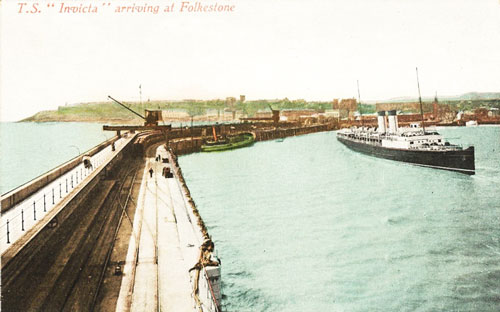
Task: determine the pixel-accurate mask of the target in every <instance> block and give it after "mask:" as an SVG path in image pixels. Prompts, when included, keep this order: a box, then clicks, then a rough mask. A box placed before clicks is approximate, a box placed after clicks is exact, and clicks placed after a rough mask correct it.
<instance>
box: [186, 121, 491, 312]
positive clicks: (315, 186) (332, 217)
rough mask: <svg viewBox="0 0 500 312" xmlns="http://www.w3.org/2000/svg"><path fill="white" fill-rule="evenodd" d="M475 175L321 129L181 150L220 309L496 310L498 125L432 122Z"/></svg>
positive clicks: (242, 311)
mask: <svg viewBox="0 0 500 312" xmlns="http://www.w3.org/2000/svg"><path fill="white" fill-rule="evenodd" d="M439 132H440V133H442V134H443V135H444V136H445V137H447V138H450V139H451V141H452V142H453V143H461V144H468V143H473V144H474V145H475V147H476V168H477V174H476V175H475V176H467V175H463V174H458V173H453V172H447V171H440V170H435V169H429V168H422V167H416V166H411V165H405V164H402V163H397V162H392V161H389V160H383V159H377V158H373V157H370V156H365V155H361V154H358V153H355V152H352V151H351V150H348V149H347V148H346V147H344V146H343V145H341V144H340V143H338V142H337V140H336V138H335V133H333V132H331V133H318V134H312V135H306V136H300V137H294V138H287V139H285V141H284V142H281V143H279V142H276V141H269V142H260V143H257V144H255V145H254V146H253V147H250V148H244V149H239V150H234V151H229V152H223V153H213V154H192V155H187V156H183V157H180V160H179V162H180V164H181V166H182V168H183V172H184V175H185V177H186V180H187V183H188V185H189V187H190V189H191V192H192V194H193V197H194V199H195V201H196V203H197V205H198V207H199V209H200V212H201V214H202V216H203V218H204V220H205V222H206V224H208V227H209V232H210V234H211V235H212V236H213V239H214V241H215V244H216V246H217V248H218V254H219V256H220V258H221V259H222V278H223V294H224V302H223V304H224V306H225V308H226V310H227V311H240V312H244V311H495V312H496V311H500V127H477V128H465V127H464V128H445V129H439Z"/></svg>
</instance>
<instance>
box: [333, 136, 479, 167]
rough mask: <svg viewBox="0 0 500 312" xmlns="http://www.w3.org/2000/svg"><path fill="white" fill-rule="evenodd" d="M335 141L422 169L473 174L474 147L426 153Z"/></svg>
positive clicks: (367, 153)
mask: <svg viewBox="0 0 500 312" xmlns="http://www.w3.org/2000/svg"><path fill="white" fill-rule="evenodd" d="M337 139H338V140H339V141H340V142H341V143H342V144H344V145H345V146H347V147H348V148H350V149H351V150H353V151H356V152H360V153H363V154H366V155H371V156H375V157H379V158H385V159H390V160H395V161H401V162H405V163H410V164H414V165H418V166H423V167H430V168H435V169H442V170H450V171H455V172H460V173H464V174H469V175H473V174H475V162H474V147H473V146H471V147H469V148H467V149H464V150H448V151H428V150H406V149H396V148H386V147H382V146H376V145H371V144H365V143H360V142H356V141H352V140H348V139H344V138H341V137H337Z"/></svg>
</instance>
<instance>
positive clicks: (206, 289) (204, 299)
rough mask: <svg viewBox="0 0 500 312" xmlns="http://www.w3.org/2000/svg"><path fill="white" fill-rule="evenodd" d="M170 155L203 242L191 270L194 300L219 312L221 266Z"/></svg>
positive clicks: (185, 185) (179, 172)
mask: <svg viewBox="0 0 500 312" xmlns="http://www.w3.org/2000/svg"><path fill="white" fill-rule="evenodd" d="M170 155H171V158H172V168H173V170H174V171H175V172H176V174H177V177H178V179H179V184H180V186H181V188H182V192H183V193H184V196H185V198H186V199H187V203H188V204H189V208H190V209H188V211H187V212H188V214H189V215H190V219H191V220H193V221H195V222H196V224H197V226H198V230H199V232H200V234H201V239H202V241H203V243H202V244H201V246H200V254H199V259H198V263H197V264H196V265H195V266H194V268H193V269H195V270H196V274H195V278H194V284H193V295H194V299H195V302H196V303H197V305H198V306H202V305H203V306H206V307H208V309H209V311H220V309H221V301H222V284H221V266H220V262H218V261H217V259H216V258H215V257H214V255H213V253H214V252H215V250H214V248H215V245H214V243H213V241H212V238H211V237H210V235H209V234H208V229H207V227H206V225H205V222H204V221H203V219H202V217H201V215H200V213H199V211H198V208H197V207H196V203H195V201H194V200H193V198H192V196H191V192H190V190H189V187H188V186H187V184H186V181H185V180H184V176H183V174H182V169H181V167H180V166H179V162H178V160H177V155H176V154H175V153H174V152H173V151H172V150H170Z"/></svg>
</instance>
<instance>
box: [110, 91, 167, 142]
mask: <svg viewBox="0 0 500 312" xmlns="http://www.w3.org/2000/svg"><path fill="white" fill-rule="evenodd" d="M108 98H109V99H110V100H112V101H114V102H115V103H117V104H119V105H120V106H122V107H123V108H125V109H127V110H128V111H130V112H131V113H133V114H134V115H136V116H139V117H140V118H142V119H144V125H143V126H108V125H104V126H103V130H104V131H116V132H117V134H118V136H120V133H121V131H141V130H142V131H144V130H157V131H161V132H162V133H163V135H164V137H165V142H166V144H167V146H168V132H169V131H170V130H171V129H172V125H158V121H160V120H162V117H161V110H147V109H146V110H144V112H145V114H144V116H143V115H141V114H139V113H138V112H136V111H134V110H133V109H131V108H130V107H128V106H127V105H125V104H123V103H122V102H120V101H118V100H116V99H115V98H113V97H112V96H110V95H108Z"/></svg>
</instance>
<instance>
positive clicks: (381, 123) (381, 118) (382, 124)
mask: <svg viewBox="0 0 500 312" xmlns="http://www.w3.org/2000/svg"><path fill="white" fill-rule="evenodd" d="M385 131H386V129H385V111H380V112H378V128H377V132H379V133H385Z"/></svg>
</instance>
